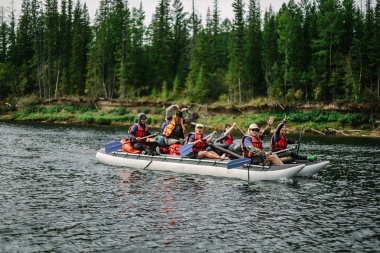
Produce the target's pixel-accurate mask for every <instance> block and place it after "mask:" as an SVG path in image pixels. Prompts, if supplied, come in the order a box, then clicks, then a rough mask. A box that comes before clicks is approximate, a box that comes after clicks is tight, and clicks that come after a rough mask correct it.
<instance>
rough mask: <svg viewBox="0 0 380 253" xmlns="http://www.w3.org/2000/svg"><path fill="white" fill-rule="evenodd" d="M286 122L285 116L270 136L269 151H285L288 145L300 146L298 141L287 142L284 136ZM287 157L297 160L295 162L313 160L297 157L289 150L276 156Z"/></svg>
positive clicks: (297, 155)
mask: <svg viewBox="0 0 380 253" xmlns="http://www.w3.org/2000/svg"><path fill="white" fill-rule="evenodd" d="M287 120H288V118H287V117H286V116H285V118H284V119H283V120H282V122H281V123H280V124H278V127H277V129H276V131H275V132H274V134H273V135H272V138H271V140H270V150H271V151H272V152H277V151H280V150H284V149H287V148H288V144H300V142H299V141H292V140H289V139H288V138H287V137H286V136H285V133H286V122H287ZM289 156H290V157H293V158H294V159H297V160H308V158H309V159H310V160H313V159H312V157H306V156H302V155H299V154H297V153H295V152H292V151H290V150H287V151H284V152H281V153H279V154H278V157H280V158H283V157H289Z"/></svg>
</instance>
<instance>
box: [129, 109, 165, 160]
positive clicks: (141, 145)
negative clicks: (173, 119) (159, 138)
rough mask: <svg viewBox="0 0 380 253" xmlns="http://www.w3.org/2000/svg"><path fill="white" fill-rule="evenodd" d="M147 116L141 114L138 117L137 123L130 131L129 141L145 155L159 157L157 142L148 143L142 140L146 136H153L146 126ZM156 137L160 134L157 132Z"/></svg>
mask: <svg viewBox="0 0 380 253" xmlns="http://www.w3.org/2000/svg"><path fill="white" fill-rule="evenodd" d="M146 119H147V116H146V115H145V114H144V113H139V114H138V115H137V123H134V124H133V125H132V126H131V127H130V128H129V130H128V133H129V139H130V141H131V143H132V147H133V148H134V149H137V150H142V151H143V152H142V154H144V155H157V154H156V151H152V150H156V147H157V146H158V143H157V142H155V141H151V142H149V141H147V140H146V139H141V138H143V137H145V136H148V135H151V133H150V132H149V130H148V126H147V125H146ZM155 134H156V135H158V134H159V133H158V132H156V133H155Z"/></svg>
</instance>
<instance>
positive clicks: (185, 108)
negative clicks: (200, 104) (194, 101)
mask: <svg viewBox="0 0 380 253" xmlns="http://www.w3.org/2000/svg"><path fill="white" fill-rule="evenodd" d="M187 110H189V108H187V107H184V108H182V109H181V112H186V111H187Z"/></svg>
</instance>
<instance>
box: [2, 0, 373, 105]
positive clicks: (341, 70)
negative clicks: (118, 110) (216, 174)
mask: <svg viewBox="0 0 380 253" xmlns="http://www.w3.org/2000/svg"><path fill="white" fill-rule="evenodd" d="M219 1H222V0H219ZM361 5H362V6H360V4H358V3H355V1H354V0H343V1H339V0H316V1H310V0H300V1H299V2H298V3H296V2H295V1H293V0H290V1H289V2H288V3H284V4H283V5H282V7H281V8H280V9H279V11H278V12H274V11H273V9H272V8H269V9H267V10H265V11H263V10H261V9H260V2H259V0H246V1H243V0H234V1H233V2H232V4H231V9H232V10H233V13H234V17H233V18H232V19H228V18H224V17H222V16H221V15H220V9H219V5H218V0H214V1H213V5H212V6H210V7H209V8H208V10H207V15H205V17H202V16H200V15H199V14H197V13H199V12H198V11H197V10H195V8H194V7H193V8H192V10H191V11H190V12H185V11H184V7H183V4H182V2H181V0H172V1H171V0H157V6H156V7H155V12H154V15H153V17H152V19H151V22H150V23H149V24H148V23H147V22H146V20H147V17H146V16H145V12H144V8H143V5H142V4H140V6H139V7H138V8H136V7H129V4H128V1H127V0H100V7H99V9H98V10H97V12H96V14H95V17H94V19H93V20H91V19H90V16H89V13H88V9H87V6H86V4H82V3H81V2H80V1H77V2H74V1H72V0H61V1H59V2H58V0H23V2H22V6H21V8H20V10H19V11H18V14H17V15H16V11H15V10H14V9H13V8H12V7H9V6H8V7H4V6H2V7H0V100H2V99H7V98H11V97H23V96H31V95H34V96H37V97H38V98H40V99H50V98H62V97H89V98H113V99H131V100H134V99H139V98H141V97H145V98H148V99H151V100H163V101H170V100H175V101H179V100H182V101H188V102H193V103H212V102H215V101H225V102H228V103H231V104H232V103H235V104H241V103H247V102H249V101H251V100H253V99H255V98H262V97H263V98H269V99H277V100H282V101H291V102H292V101H294V102H333V101H334V102H336V101H342V102H348V101H353V102H358V103H360V102H368V101H378V100H379V92H380V91H379V89H380V0H376V2H373V1H372V0H367V1H366V2H365V3H362V4H361ZM193 6H194V0H193Z"/></svg>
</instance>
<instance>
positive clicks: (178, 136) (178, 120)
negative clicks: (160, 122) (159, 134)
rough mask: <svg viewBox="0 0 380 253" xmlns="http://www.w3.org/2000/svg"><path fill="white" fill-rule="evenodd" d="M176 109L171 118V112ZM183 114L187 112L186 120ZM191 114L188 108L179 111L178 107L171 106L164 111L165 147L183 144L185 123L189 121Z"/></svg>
mask: <svg viewBox="0 0 380 253" xmlns="http://www.w3.org/2000/svg"><path fill="white" fill-rule="evenodd" d="M174 109H176V110H177V112H176V114H175V115H174V116H173V115H172V111H173V110H174ZM183 112H187V116H186V118H183ZM192 117H193V114H192V113H191V112H190V110H189V108H187V107H185V108H182V109H181V110H180V109H179V106H178V105H171V106H169V107H168V108H167V109H166V118H167V122H168V123H167V126H166V127H165V129H164V131H163V135H164V136H165V143H166V145H168V146H170V145H172V144H183V143H184V142H185V121H187V120H189V119H191V118H192Z"/></svg>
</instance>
